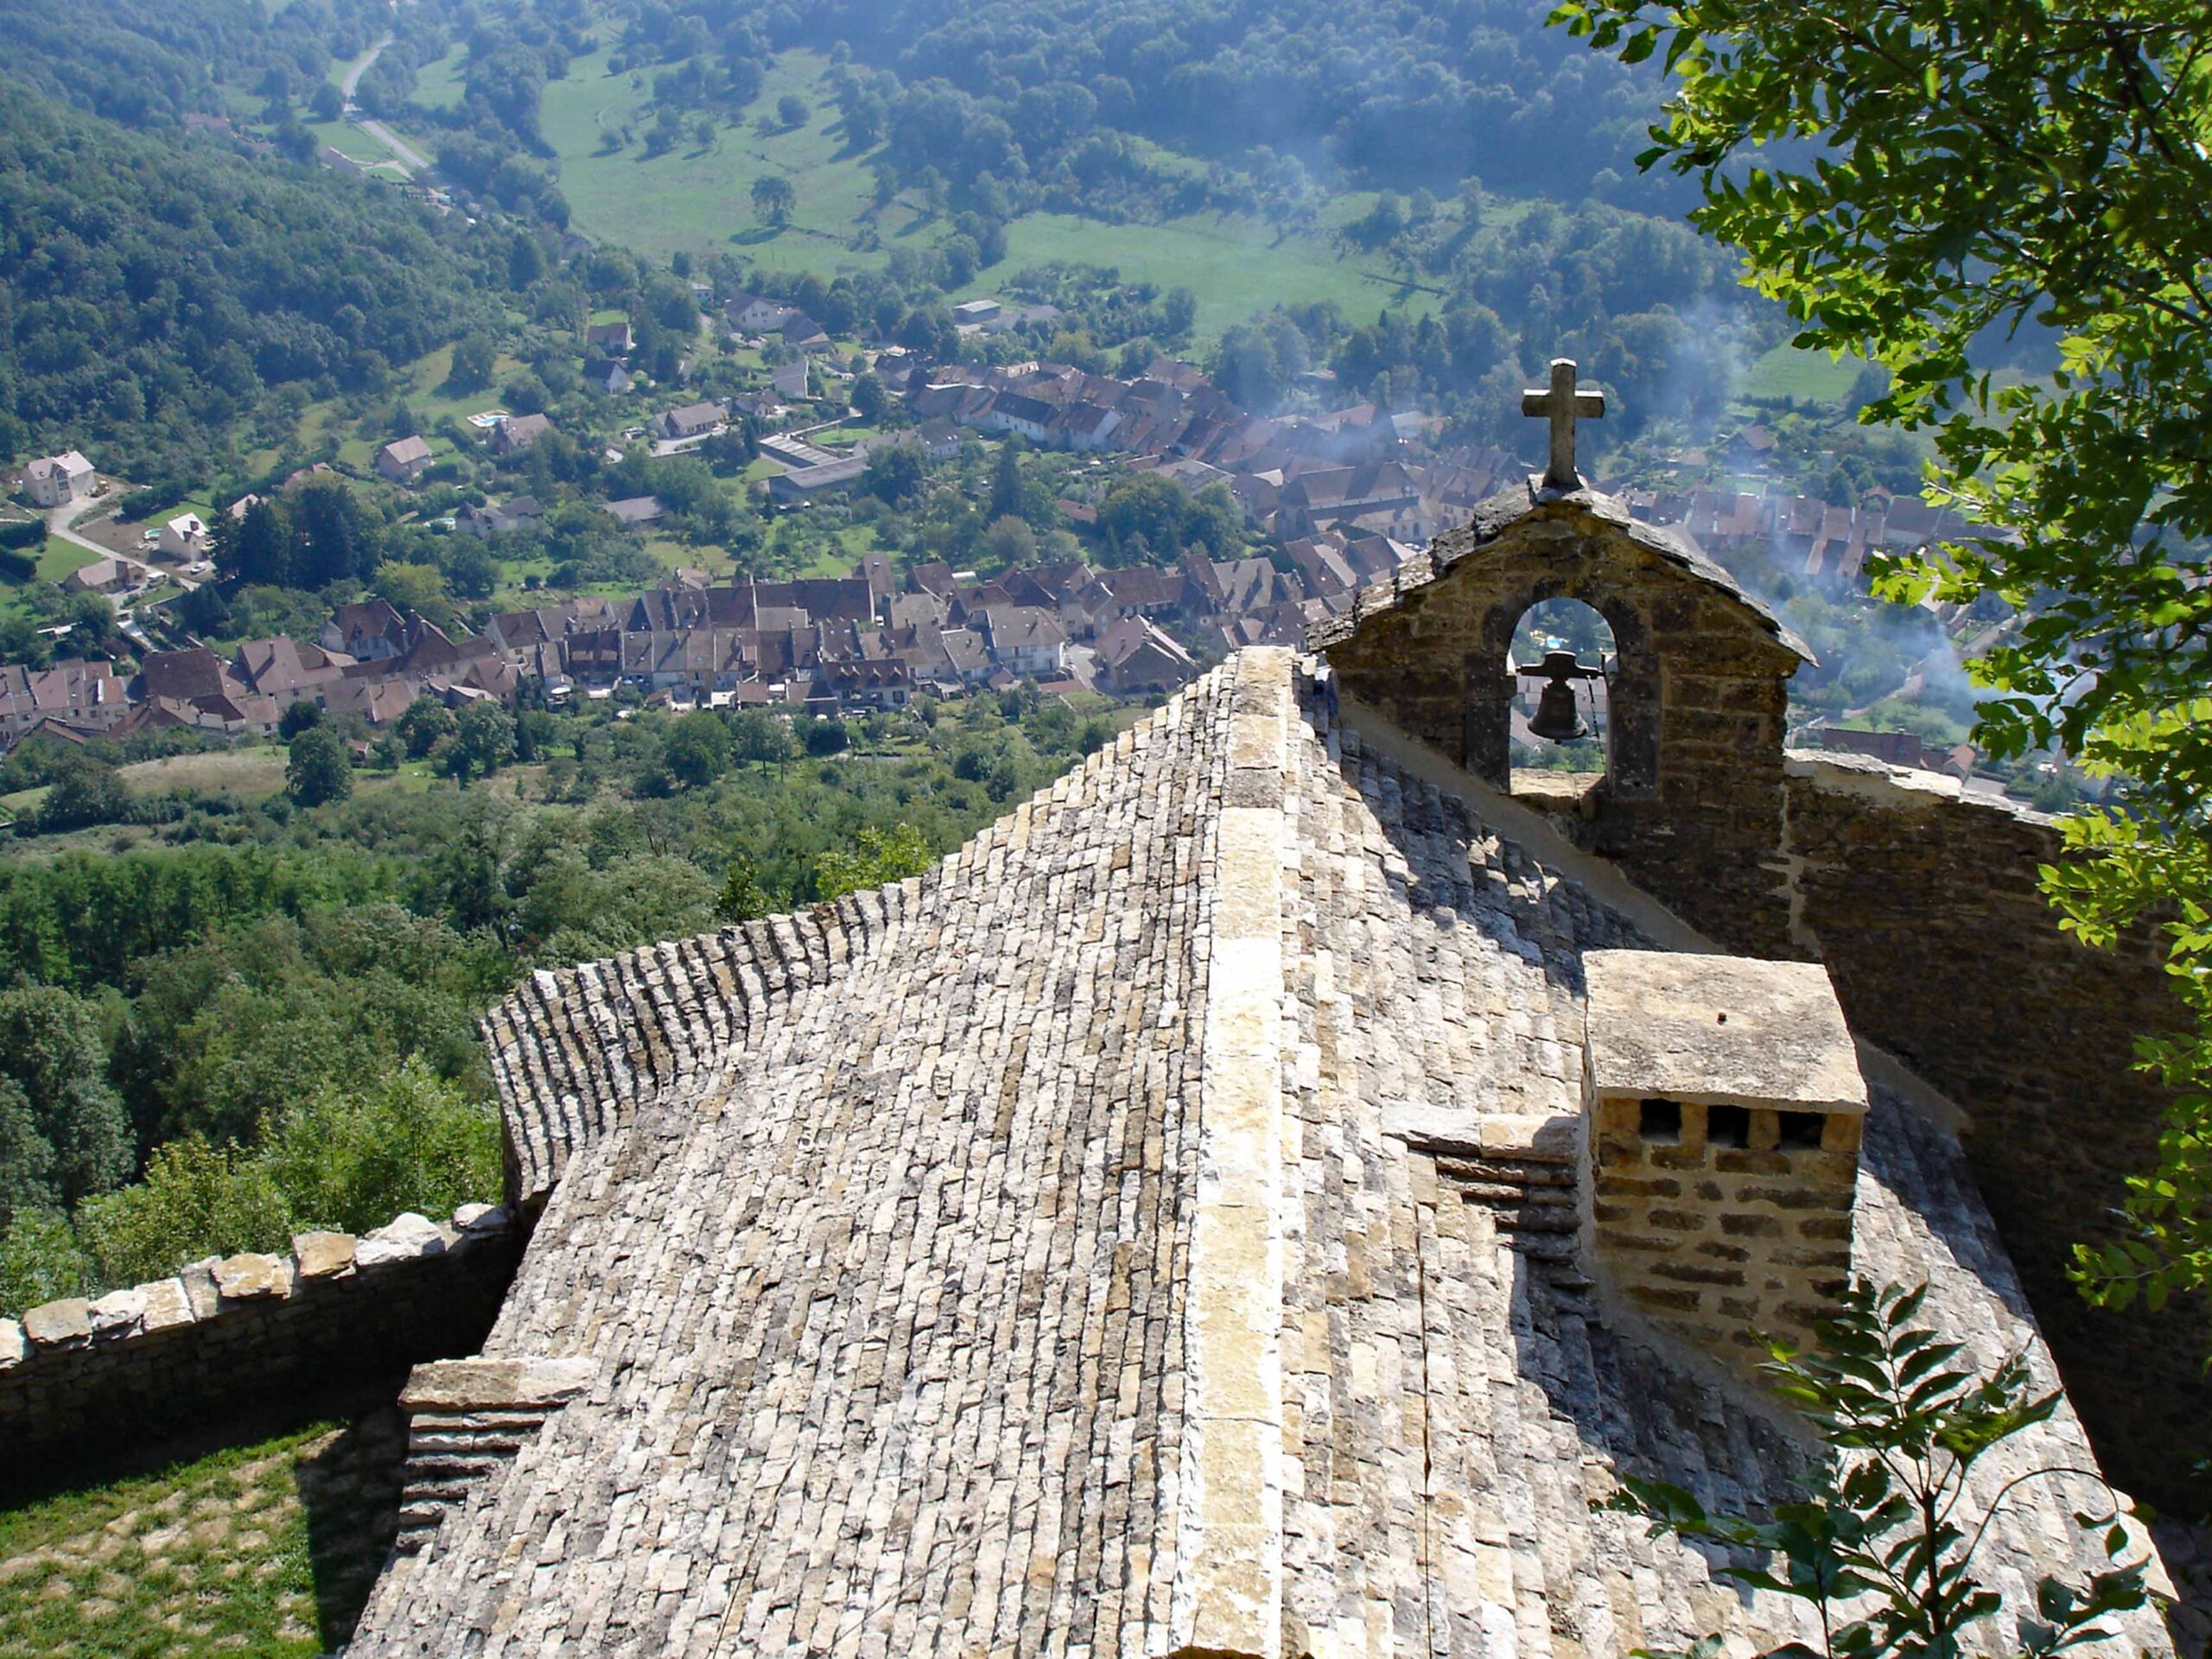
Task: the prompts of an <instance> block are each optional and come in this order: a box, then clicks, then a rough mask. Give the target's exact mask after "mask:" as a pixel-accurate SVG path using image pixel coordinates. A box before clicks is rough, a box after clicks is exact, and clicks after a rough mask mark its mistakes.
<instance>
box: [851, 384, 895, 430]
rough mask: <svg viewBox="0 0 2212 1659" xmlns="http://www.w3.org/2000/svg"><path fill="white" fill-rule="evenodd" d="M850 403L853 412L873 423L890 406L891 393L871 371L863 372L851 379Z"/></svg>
mask: <svg viewBox="0 0 2212 1659" xmlns="http://www.w3.org/2000/svg"><path fill="white" fill-rule="evenodd" d="M852 404H853V412H854V413H855V414H856V415H858V416H860V417H861V419H862V420H864V421H866V422H868V423H870V424H871V425H873V424H874V423H876V422H879V421H880V420H881V419H882V418H883V416H884V415H885V413H886V412H887V410H889V409H890V408H891V406H892V405H891V394H890V393H889V392H888V391H885V390H884V386H883V382H882V381H881V380H880V379H878V378H876V377H875V375H874V373H873V372H871V373H868V374H863V375H860V376H858V377H856V378H855V379H854V381H853V391H852Z"/></svg>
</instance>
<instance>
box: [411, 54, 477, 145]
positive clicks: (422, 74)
mask: <svg viewBox="0 0 2212 1659" xmlns="http://www.w3.org/2000/svg"><path fill="white" fill-rule="evenodd" d="M467 59H468V53H467V49H466V48H461V47H458V46H457V47H455V48H454V49H453V50H452V51H450V52H448V53H447V54H445V56H443V57H442V58H440V59H439V60H437V61H436V62H435V63H426V64H424V65H423V67H421V68H420V69H417V70H416V72H415V99H414V101H415V102H416V103H417V104H420V105H422V106H423V108H424V109H426V110H457V109H459V108H460V107H461V91H462V86H461V83H462V81H463V79H464V78H465V77H464V74H463V71H464V70H465V69H466V68H467ZM411 136H412V135H410V137H411Z"/></svg>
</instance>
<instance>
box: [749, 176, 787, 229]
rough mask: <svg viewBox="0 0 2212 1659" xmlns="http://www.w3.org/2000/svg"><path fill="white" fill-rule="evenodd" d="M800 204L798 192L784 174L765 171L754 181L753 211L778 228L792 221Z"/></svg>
mask: <svg viewBox="0 0 2212 1659" xmlns="http://www.w3.org/2000/svg"><path fill="white" fill-rule="evenodd" d="M794 207H798V191H797V190H794V189H793V188H791V181H790V180H789V179H787V178H785V176H784V175H782V174H780V173H763V174H762V175H760V177H759V178H757V179H755V180H753V212H754V213H757V214H758V215H760V218H761V219H765V220H766V221H767V222H768V223H769V224H771V225H772V226H775V227H776V228H777V229H778V230H781V229H782V228H783V227H784V226H786V225H788V224H790V223H791V210H792V209H793V208H794Z"/></svg>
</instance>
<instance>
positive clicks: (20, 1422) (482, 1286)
mask: <svg viewBox="0 0 2212 1659" xmlns="http://www.w3.org/2000/svg"><path fill="white" fill-rule="evenodd" d="M521 1232H522V1230H521V1229H520V1228H519V1227H518V1225H517V1224H515V1223H514V1222H513V1221H512V1219H511V1218H510V1217H509V1216H508V1213H507V1212H506V1211H505V1210H501V1209H497V1208H494V1207H492V1206H490V1205H465V1206H463V1207H462V1208H461V1210H459V1211H456V1212H455V1213H454V1217H453V1219H452V1220H451V1221H449V1222H444V1223H439V1222H433V1221H431V1220H429V1218H428V1217H423V1216H418V1215H414V1214H411V1213H410V1214H406V1215H402V1216H400V1217H397V1219H395V1220H394V1221H392V1222H391V1223H390V1224H388V1225H386V1226H384V1227H380V1228H378V1230H376V1231H375V1232H373V1233H371V1234H369V1235H367V1236H365V1237H360V1238H356V1237H354V1236H353V1235H351V1234H347V1233H330V1232H315V1233H302V1234H301V1235H300V1236H298V1237H296V1238H295V1239H294V1240H293V1241H292V1248H291V1250H290V1251H289V1253H287V1254H284V1255H273V1254H272V1255H233V1256H228V1257H222V1258H218V1257H213V1256H210V1257H208V1258H207V1260H205V1261H202V1262H194V1263H193V1264H192V1265H191V1266H189V1267H187V1268H183V1269H181V1271H179V1272H178V1273H177V1274H175V1275H173V1276H172V1277H170V1278H167V1279H161V1280H156V1281H154V1282H153V1283H151V1284H145V1285H135V1286H132V1287H130V1288H129V1289H126V1290H117V1291H111V1292H109V1293H108V1294H106V1295H105V1296H101V1297H99V1298H96V1299H92V1300H87V1299H85V1298H82V1297H71V1298H68V1299H67V1300H61V1301H55V1302H48V1303H46V1304H44V1305H43V1306H38V1307H34V1308H32V1309H30V1310H29V1311H28V1312H27V1313H25V1314H24V1316H23V1318H22V1320H21V1321H16V1320H13V1319H0V1446H4V1447H6V1448H7V1452H8V1456H7V1458H6V1459H4V1462H5V1463H6V1465H8V1466H7V1468H6V1469H5V1471H4V1474H0V1478H5V1477H14V1476H20V1475H22V1474H23V1473H26V1472H29V1471H31V1470H33V1469H35V1467H36V1466H38V1465H40V1464H41V1463H43V1462H47V1461H49V1460H54V1459H60V1458H61V1457H65V1456H69V1455H73V1454H74V1455H81V1454H82V1453H83V1452H84V1451H85V1449H86V1446H87V1444H88V1443H97V1446H98V1447H99V1450H100V1451H102V1452H111V1451H116V1450H119V1449H125V1448H127V1447H128V1446H130V1445H132V1444H135V1443H142V1442H145V1441H149V1440H155V1439H157V1438H159V1437H161V1436H162V1435H164V1434H167V1433H174V1432H175V1431H177V1430H180V1429H182V1428H185V1427H191V1426H193V1425H194V1424H197V1423H200V1422H204V1421H206V1420H207V1417H208V1416H209V1415H210V1414H215V1413H220V1412H223V1411H226V1410H229V1409H231V1408H235V1407H238V1406H243V1405H247V1404H251V1403H256V1402H264V1401H267V1400H270V1399H272V1398H281V1397H284V1396H290V1395H304V1394H313V1393H318V1392H321V1391H323V1390H326V1389H333V1388H336V1387H341V1386H346V1385H349V1384H354V1383H361V1382H365V1381H368V1380H372V1379H376V1378H385V1377H389V1378H390V1379H391V1381H392V1382H393V1383H395V1385H396V1384H397V1382H398V1380H399V1379H400V1378H401V1377H402V1376H404V1374H405V1373H406V1371H407V1370H408V1368H409V1367H410V1366H411V1365H413V1364H416V1363H418V1362H420V1361H423V1360H427V1359H436V1358H442V1357H447V1356H449V1355H454V1354H468V1353H474V1351H476V1349H477V1347H478V1345H479V1344H480V1343H481V1342H482V1340H483V1338H484V1335H485V1333H486V1332H487V1331H489V1330H490V1329H491V1326H492V1321H493V1318H494V1317H495V1316H496V1315H497V1314H498V1313H499V1300H500V1298H501V1297H502V1296H503V1295H504V1294H505V1291H506V1287H507V1284H508V1281H510V1280H511V1279H512V1277H513V1276H514V1268H515V1263H516V1261H517V1259H518V1256H519V1255H520V1253H521V1247H522V1236H521Z"/></svg>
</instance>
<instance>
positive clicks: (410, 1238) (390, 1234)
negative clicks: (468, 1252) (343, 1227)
mask: <svg viewBox="0 0 2212 1659" xmlns="http://www.w3.org/2000/svg"><path fill="white" fill-rule="evenodd" d="M445 1248H446V1238H445V1234H444V1233H443V1232H442V1231H441V1230H439V1228H438V1225H437V1224H436V1223H435V1222H434V1221H432V1220H430V1219H429V1217H426V1216H418V1215H416V1213H415V1212H414V1211H411V1210H410V1211H406V1212H405V1213H404V1214H402V1215H398V1216H395V1217H393V1218H392V1219H391V1220H390V1221H389V1222H386V1223H385V1224H384V1225H383V1226H381V1227H379V1228H378V1229H377V1230H376V1231H374V1232H373V1233H371V1234H370V1235H369V1236H367V1237H366V1238H365V1239H363V1240H362V1241H361V1242H360V1243H359V1244H358V1245H357V1246H355V1247H354V1250H353V1265H354V1266H355V1267H357V1268H364V1269H366V1268H381V1267H387V1266H390V1265H391V1264H392V1263H394V1262H414V1261H418V1260H420V1259H421V1258H422V1257H423V1256H426V1255H442V1254H443V1252H444V1250H445Z"/></svg>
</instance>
